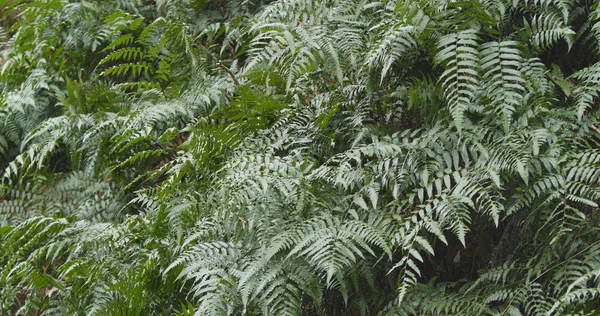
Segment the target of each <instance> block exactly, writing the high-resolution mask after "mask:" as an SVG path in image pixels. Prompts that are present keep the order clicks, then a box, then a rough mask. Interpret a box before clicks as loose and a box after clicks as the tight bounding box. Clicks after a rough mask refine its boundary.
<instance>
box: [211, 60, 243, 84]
mask: <svg viewBox="0 0 600 316" xmlns="http://www.w3.org/2000/svg"><path fill="white" fill-rule="evenodd" d="M217 67H219V68H221V69H223V70H225V72H227V73H228V74H229V75H230V76H231V79H233V81H234V82H235V84H236V85H238V86H241V84H240V81H239V80H238V78H237V77H236V76H235V74H234V73H233V71H231V69H229V68H227V67H226V66H225V65H223V64H221V63H217Z"/></svg>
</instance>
